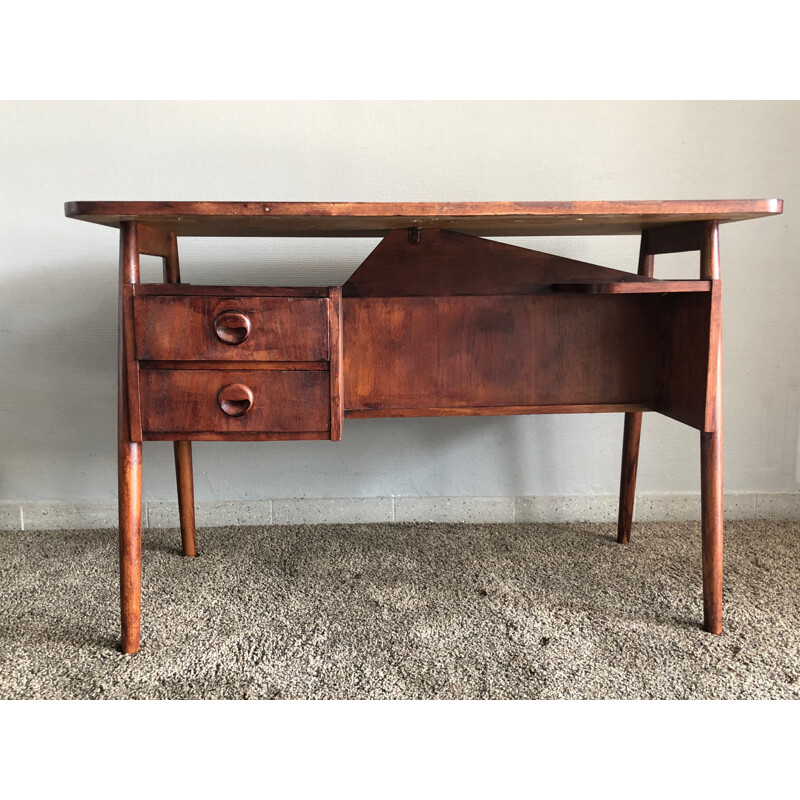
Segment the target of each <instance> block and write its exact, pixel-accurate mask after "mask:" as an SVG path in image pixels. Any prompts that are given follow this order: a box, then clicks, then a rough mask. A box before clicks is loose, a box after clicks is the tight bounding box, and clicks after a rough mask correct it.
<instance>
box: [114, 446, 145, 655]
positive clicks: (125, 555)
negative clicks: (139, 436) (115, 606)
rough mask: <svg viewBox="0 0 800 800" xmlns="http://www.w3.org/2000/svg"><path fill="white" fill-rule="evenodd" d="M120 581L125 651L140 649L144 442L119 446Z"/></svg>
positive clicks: (133, 651) (130, 651)
mask: <svg viewBox="0 0 800 800" xmlns="http://www.w3.org/2000/svg"><path fill="white" fill-rule="evenodd" d="M119 583H120V605H121V611H122V652H123V653H135V652H137V651H138V650H139V620H140V617H141V594H142V445H141V443H138V442H137V443H134V442H120V446H119Z"/></svg>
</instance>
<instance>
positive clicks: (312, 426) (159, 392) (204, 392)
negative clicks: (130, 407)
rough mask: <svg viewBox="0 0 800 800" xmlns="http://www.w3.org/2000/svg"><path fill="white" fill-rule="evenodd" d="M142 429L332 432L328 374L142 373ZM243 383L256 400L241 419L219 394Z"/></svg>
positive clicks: (183, 432)
mask: <svg viewBox="0 0 800 800" xmlns="http://www.w3.org/2000/svg"><path fill="white" fill-rule="evenodd" d="M140 376H141V377H140V385H141V387H142V429H143V431H144V435H145V438H152V436H150V434H153V433H165V432H172V433H175V432H177V433H180V434H182V436H183V438H187V436H186V435H187V434H192V435H191V436H190V437H188V438H192V439H195V438H200V437H198V436H195V434H200V433H216V434H228V433H256V432H262V433H266V432H279V433H280V432H283V433H286V432H290V431H323V432H325V433H326V434H327V433H328V432H329V431H330V385H329V378H328V373H327V372H320V371H318V370H317V371H313V372H300V371H296V370H295V371H288V370H287V371H275V370H272V371H269V370H247V369H242V370H238V371H236V370H223V371H214V370H162V369H154V370H149V369H148V370H142V371H141V373H140ZM229 384H243V385H245V386H247V387H249V388H250V389H251V390H252V392H253V395H254V401H253V404H252V408H251V409H250V410H249V411H248V413H246V414H245V415H244V416H241V417H232V416H229V415H228V414H226V413H224V412H223V410H222V409H221V408H220V406H219V403H218V397H219V393H220V391H221V390H222V388H223V387H224V386H227V385H229Z"/></svg>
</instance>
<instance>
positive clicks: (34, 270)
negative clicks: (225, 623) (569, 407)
mask: <svg viewBox="0 0 800 800" xmlns="http://www.w3.org/2000/svg"><path fill="white" fill-rule="evenodd" d="M798 143H800V104H798V103H795V102H784V103H780V102H777V103H775V102H713V103H707V102H701V103H698V102H686V103H682V102H647V103H637V102H594V101H592V102H563V103H561V102H519V103H508V102H452V103H447V102H446V103H431V102H408V103H405V102H403V103H399V102H362V103H336V102H314V103H291V102H288V103H287V102H264V103H241V102H224V103H175V102H143V103H133V102H121V103H99V102H66V103H65V102H49V103H38V102H37V103H19V102H12V103H5V104H0V286H1V287H2V291H1V292H0V503H3V502H5V503H12V502H23V501H52V502H72V503H79V502H106V501H111V500H113V499H114V498H115V497H116V457H115V413H116V412H115V381H116V362H115V359H116V344H115V339H116V302H117V301H116V280H117V246H118V245H117V235H116V231H114V230H112V229H109V228H102V227H99V226H95V225H89V224H87V223H83V222H77V221H73V220H68V219H66V218H65V217H64V215H63V203H64V202H65V201H67V200H167V199H171V200H263V201H270V200H272V201H275V200H375V201H380V200H408V201H413V200H494V199H497V200H503V199H510V200H577V199H581V200H583V199H586V200H593V199H598V200H601V199H608V200H637V199H642V200H647V199H653V200H659V199H715V198H767V197H782V198H783V199H784V200H785V209H786V210H785V212H784V215H783V216H782V217H778V218H773V219H766V220H755V221H750V222H743V223H735V224H732V225H726V226H723V228H722V236H721V251H722V276H723V280H724V306H723V308H724V327H723V337H724V389H725V424H726V429H725V488H726V491H728V492H760V491H763V492H794V491H796V490H797V488H798V481H799V480H800V476H799V475H798V437H799V436H800V388H799V384H800V380H799V378H800V357H799V356H798V353H800V326H799V325H798V308H800V291H799V287H800V277H799V276H800V265H799V264H798V261H797V253H798V234H800V147H799V146H798ZM513 241H514V243H516V244H521V245H526V246H531V247H538V248H540V249H543V250H548V249H549V250H550V251H551V252H556V253H559V254H562V255H568V256H573V257H577V258H583V259H587V260H595V261H597V262H598V263H601V264H605V265H608V266H614V267H618V268H623V269H635V266H636V254H637V250H638V243H637V241H636V239H635V237H619V238H616V237H607V238H602V239H594V240H589V239H585V240H578V239H563V240H560V239H540V240H533V239H516V240H513ZM375 244H376V240H370V239H361V240H333V239H328V240H325V239H323V240H316V241H315V240H297V241H295V240H274V241H269V240H247V239H238V240H234V239H227V240H226V239H217V240H204V239H183V240H181V257H182V272H183V276H184V279H185V280H186V281H191V282H192V283H215V282H217V283H229V284H236V283H252V284H259V283H263V284H270V283H271V284H276V283H277V284H280V283H285V284H297V285H304V284H305V285H313V284H322V285H327V284H333V283H337V282H341V281H343V280H345V279H346V278H347V276H348V275H349V274H350V273H351V272H352V271H353V270H354V269H355V268H356V267H357V266H358V264H359V263H360V261H361V260H362V259H363V258H364V256H365V255H366V254H367V253H368V252H369V250H370V249H371V248H372V247H373V246H374V245H375ZM696 258H697V256H696V255H691V256H686V255H681V256H662V257H660V258H659V259H657V261H656V270H657V275H658V276H667V275H687V276H692V277H694V276H696V274H697V268H696ZM143 268H144V269H143V278H144V279H148V277H149V278H150V279H155V276H156V274H157V269H158V262H156V260H155V259H152V261H151V260H149V259H143ZM621 433H622V417H621V415H596V416H541V417H506V418H502V417H498V418H491V417H476V418H454V419H419V420H413V419H411V420H408V419H397V420H351V421H346V422H345V427H344V436H343V440H342V442H340V443H330V442H290V443H276V444H269V443H256V444H233V443H226V444H217V443H198V444H196V445H195V470H196V488H197V499H198V500H199V501H214V500H238V499H265V498H272V497H296V496H307V497H371V496H388V495H410V496H426V495H433V496H437V495H480V496H511V495H539V494H572V495H581V494H593V493H599V494H613V493H614V492H616V490H617V483H618V470H619V454H620V445H621ZM171 453H172V448H171V445H170V444H168V443H151V444H145V446H144V490H145V495H146V497H147V498H148V499H150V500H173V499H174V496H175V495H174V477H173V472H172V462H171ZM698 460H699V459H698V435H697V432H696V431H694V430H691V429H689V428H686V427H684V426H682V425H680V424H679V423H677V422H673V421H670V420H667V419H664V418H660V417H658V416H655V415H647V416H646V418H645V425H644V431H643V440H642V451H641V457H640V471H639V475H640V479H639V487H640V490H641V491H642V492H645V493H647V492H695V491H697V490H698V489H699V466H698Z"/></svg>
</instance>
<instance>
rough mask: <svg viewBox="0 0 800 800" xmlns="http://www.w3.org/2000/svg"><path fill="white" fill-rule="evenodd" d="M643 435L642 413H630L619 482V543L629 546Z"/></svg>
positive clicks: (626, 415)
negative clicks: (640, 444)
mask: <svg viewBox="0 0 800 800" xmlns="http://www.w3.org/2000/svg"><path fill="white" fill-rule="evenodd" d="M641 433H642V412H641V411H629V412H628V413H626V414H625V430H624V433H623V434H622V470H621V475H620V480H619V519H618V521H617V541H618V542H619V543H620V544H628V543H629V542H630V540H631V523H632V522H633V502H634V497H635V495H636V469H637V466H638V464H639V438H640V436H641Z"/></svg>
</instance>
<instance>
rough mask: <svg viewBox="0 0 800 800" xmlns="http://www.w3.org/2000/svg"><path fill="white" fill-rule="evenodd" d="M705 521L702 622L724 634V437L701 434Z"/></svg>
mask: <svg viewBox="0 0 800 800" xmlns="http://www.w3.org/2000/svg"><path fill="white" fill-rule="evenodd" d="M700 475H701V484H702V485H701V492H702V498H701V506H702V520H703V523H702V524H703V533H702V537H703V620H704V627H705V629H706V630H707V631H708V632H709V633H722V434H721V433H720V432H714V433H701V434H700Z"/></svg>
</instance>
